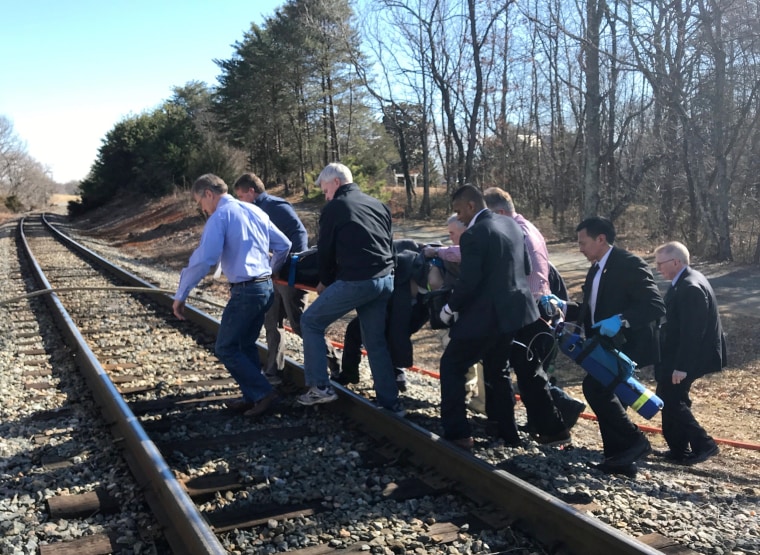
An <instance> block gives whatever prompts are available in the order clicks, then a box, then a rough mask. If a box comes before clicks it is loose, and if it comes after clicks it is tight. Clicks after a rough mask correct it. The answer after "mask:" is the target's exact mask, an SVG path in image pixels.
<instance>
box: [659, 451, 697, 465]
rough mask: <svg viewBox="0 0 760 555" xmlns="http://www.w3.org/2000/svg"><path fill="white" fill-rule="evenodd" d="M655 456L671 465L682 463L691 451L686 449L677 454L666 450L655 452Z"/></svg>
mask: <svg viewBox="0 0 760 555" xmlns="http://www.w3.org/2000/svg"><path fill="white" fill-rule="evenodd" d="M655 455H657V456H658V457H660V458H663V459H665V460H666V461H669V462H672V463H682V462H683V461H684V460H686V458H687V457H689V456H690V455H691V451H690V450H688V449H687V450H686V451H683V452H678V451H673V450H672V449H668V450H667V451H656V452H655Z"/></svg>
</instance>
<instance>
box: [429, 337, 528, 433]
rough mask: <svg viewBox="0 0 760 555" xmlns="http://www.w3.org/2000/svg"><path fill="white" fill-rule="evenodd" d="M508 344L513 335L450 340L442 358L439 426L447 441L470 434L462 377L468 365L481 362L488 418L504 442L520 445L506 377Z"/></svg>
mask: <svg viewBox="0 0 760 555" xmlns="http://www.w3.org/2000/svg"><path fill="white" fill-rule="evenodd" d="M511 345H512V336H511V335H510V334H503V333H500V334H494V335H489V336H484V337H477V338H469V339H460V338H452V339H451V341H449V344H448V345H447V346H446V350H445V351H444V352H443V356H442V357H441V424H442V425H443V436H444V437H445V438H446V439H462V438H466V437H470V436H471V435H472V432H471V430H470V423H469V421H468V419H467V405H466V403H465V381H466V378H465V376H466V374H467V370H468V369H469V368H470V366H472V365H473V364H475V363H476V362H478V361H482V363H483V380H484V382H485V390H486V391H485V393H486V414H487V415H488V419H489V420H492V421H494V422H496V425H497V427H498V433H499V436H500V437H501V438H503V439H504V440H505V441H507V442H509V443H517V442H519V440H520V438H519V435H518V434H517V425H516V424H515V412H514V407H515V394H514V391H513V390H512V380H511V379H510V376H509V351H510V348H511Z"/></svg>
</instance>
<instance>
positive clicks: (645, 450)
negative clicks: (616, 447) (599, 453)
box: [605, 436, 652, 466]
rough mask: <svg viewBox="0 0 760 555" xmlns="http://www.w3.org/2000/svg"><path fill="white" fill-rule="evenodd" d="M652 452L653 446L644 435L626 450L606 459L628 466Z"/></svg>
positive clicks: (612, 462)
mask: <svg viewBox="0 0 760 555" xmlns="http://www.w3.org/2000/svg"><path fill="white" fill-rule="evenodd" d="M651 452H652V446H651V445H650V444H649V440H648V439H647V438H645V437H644V436H641V437H640V438H639V439H638V441H636V443H634V444H633V445H631V446H630V447H629V448H628V449H626V450H625V451H622V452H620V453H618V454H617V455H612V456H610V457H607V458H606V459H605V462H608V463H610V464H613V465H615V466H626V465H629V464H631V463H634V462H636V461H637V460H639V459H641V458H643V457H646V456H647V455H648V454H649V453H651Z"/></svg>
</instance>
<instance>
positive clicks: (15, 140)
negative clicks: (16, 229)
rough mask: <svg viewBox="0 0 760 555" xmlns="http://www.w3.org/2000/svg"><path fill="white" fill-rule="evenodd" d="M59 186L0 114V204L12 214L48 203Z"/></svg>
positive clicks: (6, 119)
mask: <svg viewBox="0 0 760 555" xmlns="http://www.w3.org/2000/svg"><path fill="white" fill-rule="evenodd" d="M56 186H57V184H56V183H55V182H54V181H53V179H52V178H51V177H50V175H49V172H48V171H47V168H46V167H45V166H43V165H42V164H41V163H40V162H38V161H37V160H35V159H34V158H33V157H32V156H31V155H30V154H29V153H28V152H27V150H26V143H25V142H24V141H23V140H22V139H21V137H19V135H18V134H17V133H16V131H15V130H14V129H13V123H12V122H11V120H10V119H9V118H7V117H6V116H3V115H0V203H2V205H3V206H4V207H5V209H7V210H9V211H10V212H18V211H20V210H22V209H24V208H37V207H41V206H45V205H46V204H47V201H48V199H49V198H50V195H52V194H53V192H55V190H56Z"/></svg>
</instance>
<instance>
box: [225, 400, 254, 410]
mask: <svg viewBox="0 0 760 555" xmlns="http://www.w3.org/2000/svg"><path fill="white" fill-rule="evenodd" d="M255 406H256V403H251V402H250V401H246V400H245V399H235V400H234V401H229V402H228V403H227V409H228V410H231V411H233V412H245V411H247V410H250V409H252V408H253V407H255Z"/></svg>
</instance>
